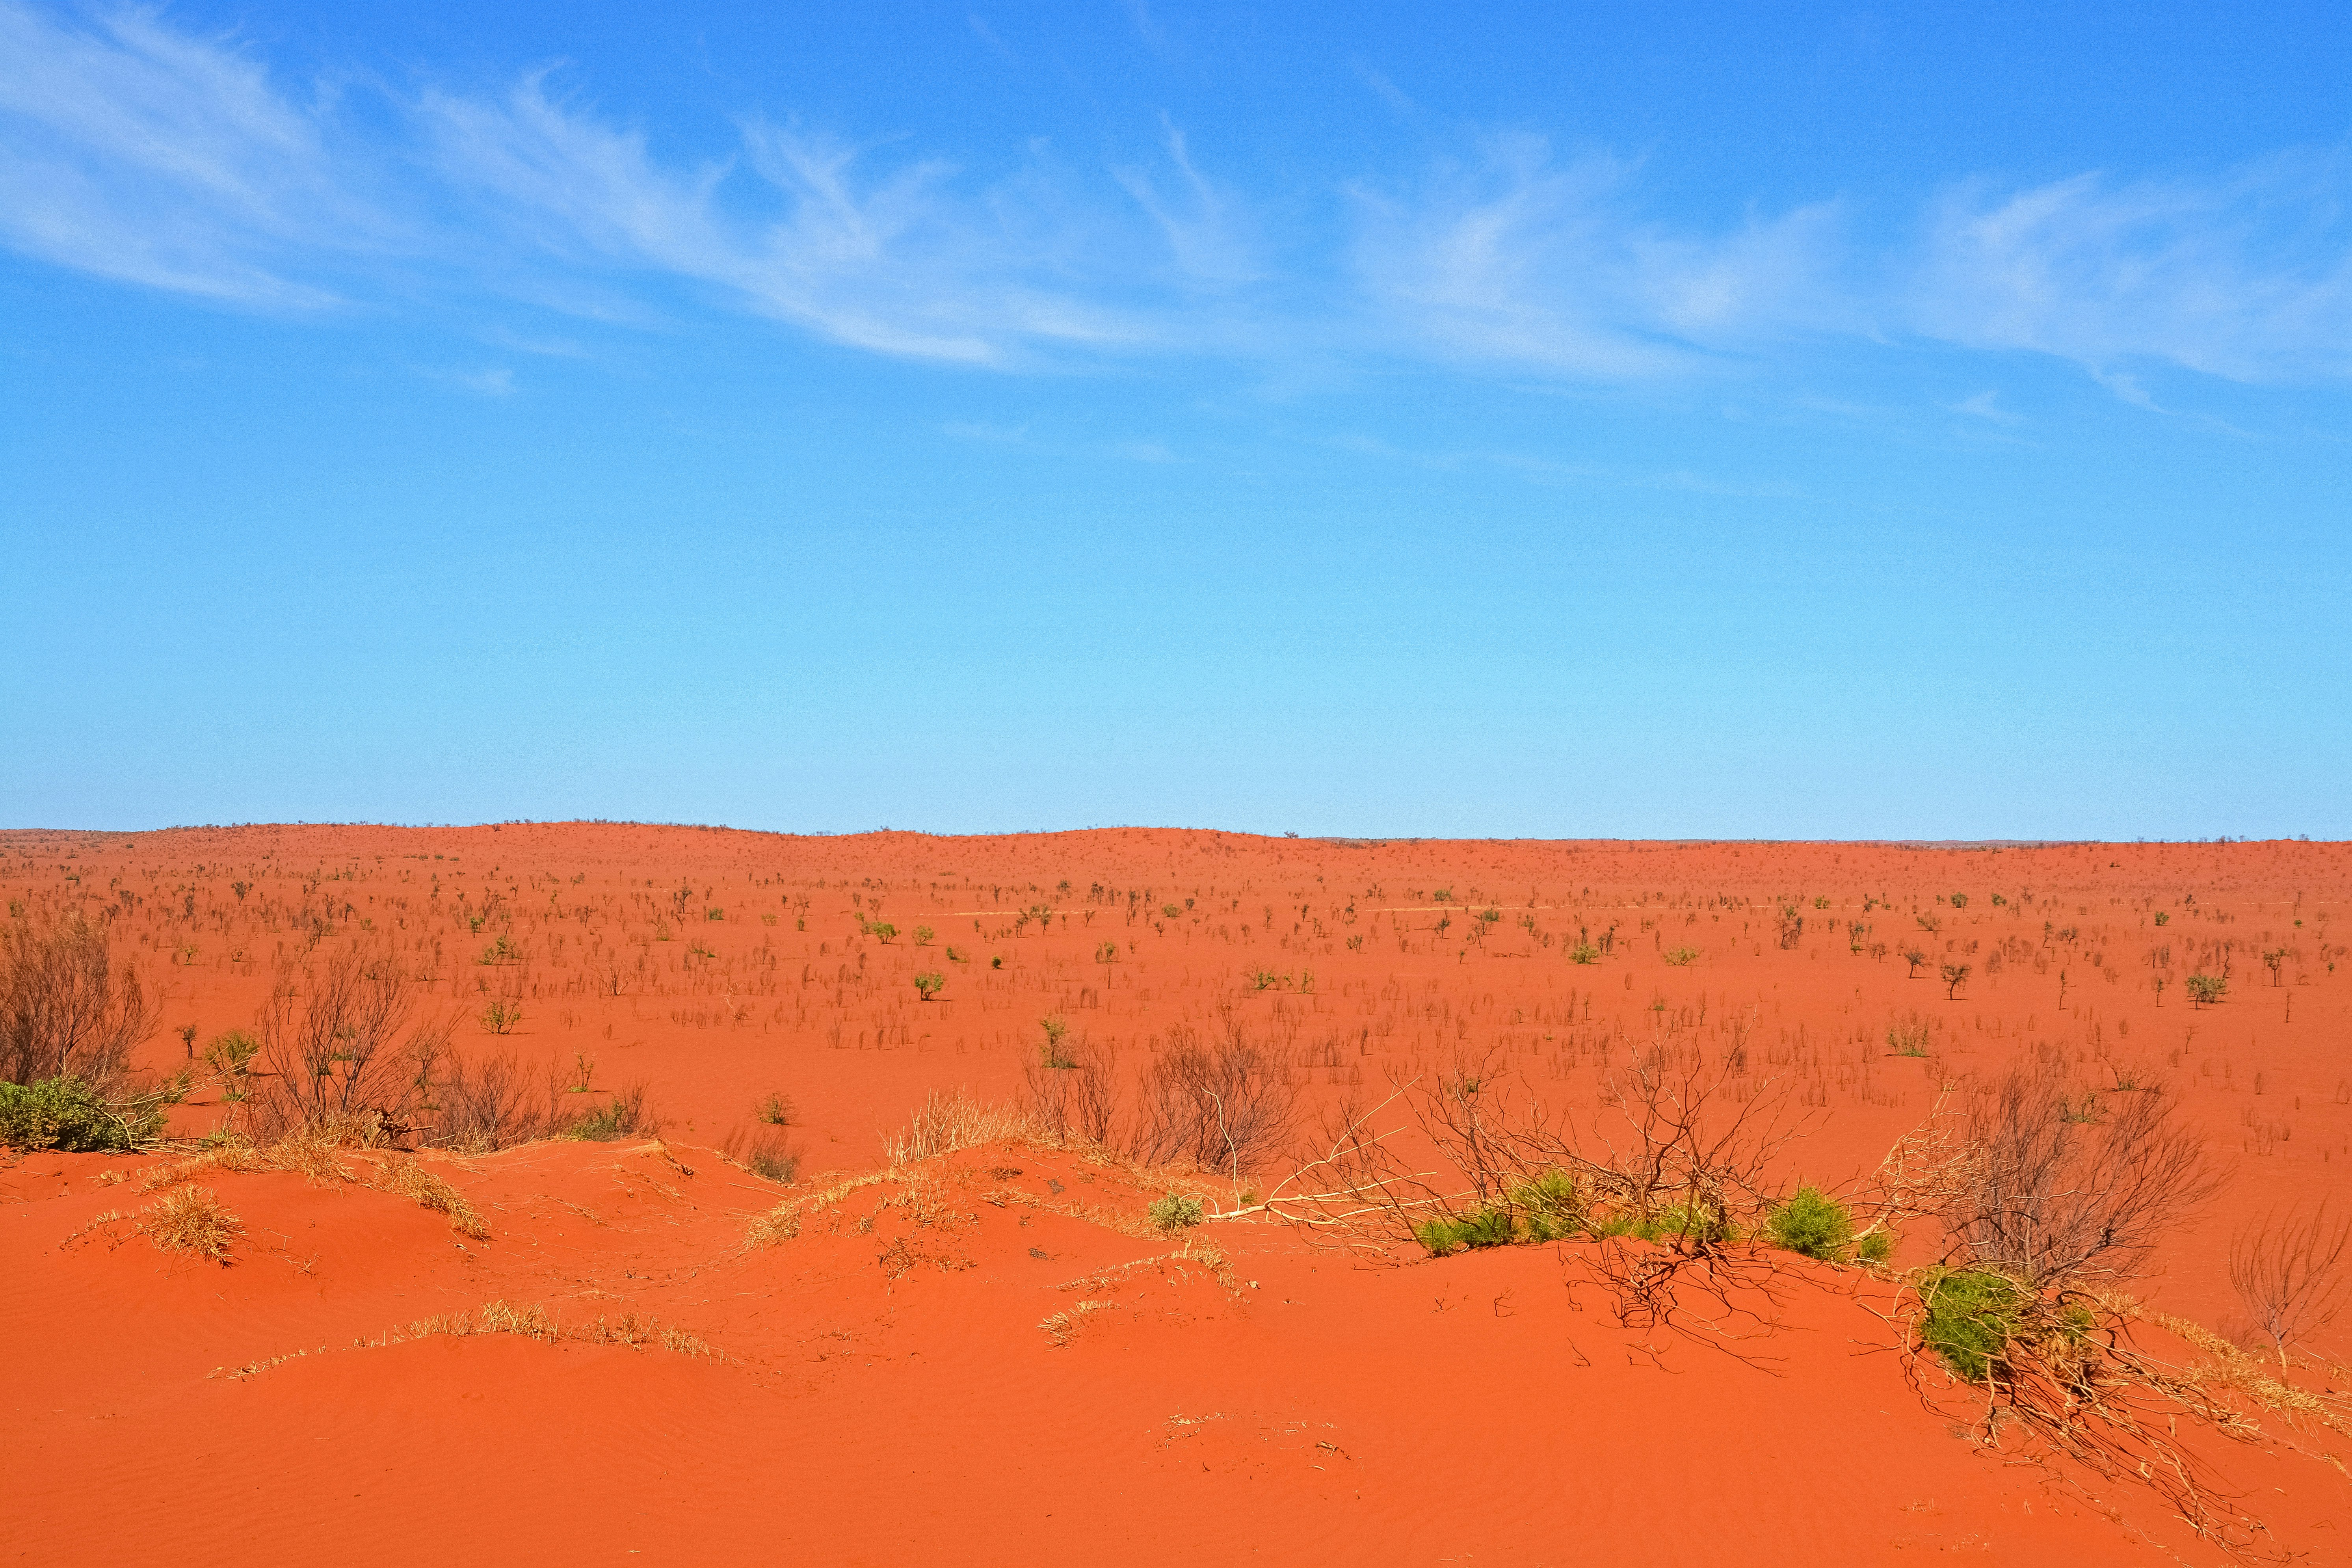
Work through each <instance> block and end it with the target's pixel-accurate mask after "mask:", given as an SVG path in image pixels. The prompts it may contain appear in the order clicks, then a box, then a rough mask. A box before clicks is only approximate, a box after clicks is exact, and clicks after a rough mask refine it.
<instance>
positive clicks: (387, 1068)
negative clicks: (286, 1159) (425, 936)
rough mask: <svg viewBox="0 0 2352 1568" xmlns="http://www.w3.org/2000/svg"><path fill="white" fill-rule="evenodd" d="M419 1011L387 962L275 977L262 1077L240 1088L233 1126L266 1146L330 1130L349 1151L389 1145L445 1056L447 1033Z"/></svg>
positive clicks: (330, 964) (345, 962)
mask: <svg viewBox="0 0 2352 1568" xmlns="http://www.w3.org/2000/svg"><path fill="white" fill-rule="evenodd" d="M414 1010H415V1004H414V998H413V997H412V996H411V994H410V993H409V989H408V978H407V976H406V975H405V974H404V973H403V972H402V970H401V968H400V966H399V964H398V963H395V962H394V960H393V959H391V958H390V957H389V956H386V955H383V954H381V953H375V952H368V951H366V950H364V949H362V948H349V949H345V950H343V951H341V952H337V953H334V954H333V955H332V956H331V957H330V958H329V959H328V960H327V962H326V963H325V965H324V966H323V967H320V966H318V965H315V964H314V965H312V966H310V967H309V968H307V969H303V970H299V971H298V970H296V969H295V968H294V967H293V966H291V965H289V966H287V967H286V968H284V969H282V970H280V971H279V972H278V978H277V981H276V983H275V984H272V985H271V987H270V992H269V998H268V1001H267V1002H265V1003H264V1004H263V1005H262V1008H261V1012H260V1016H259V1019H258V1023H259V1031H258V1032H259V1034H260V1037H261V1051H260V1056H261V1060H262V1062H263V1064H264V1068H265V1070H264V1071H263V1072H260V1073H256V1074H251V1075H248V1076H247V1077H246V1078H245V1079H244V1080H243V1082H242V1085H241V1087H242V1089H243V1091H244V1094H245V1099H244V1100H243V1101H242V1102H241V1103H240V1111H241V1114H240V1115H239V1117H238V1119H237V1120H238V1122H239V1124H240V1125H241V1126H242V1128H243V1129H244V1130H245V1131H247V1132H249V1133H251V1134H252V1135H253V1136H254V1137H256V1138H258V1139H263V1140H271V1139H276V1138H279V1137H282V1136H284V1135H285V1134H287V1133H288V1132H290V1131H294V1130H295V1129H297V1128H300V1127H306V1126H318V1125H331V1126H335V1127H338V1128H340V1129H341V1130H342V1131H343V1132H344V1134H345V1135H347V1136H349V1137H351V1138H352V1140H353V1141H357V1142H376V1141H379V1140H380V1139H386V1140H388V1139H394V1138H398V1137H401V1136H404V1135H405V1134H406V1133H407V1132H408V1131H410V1130H411V1128H410V1120H411V1116H412V1114H413V1112H414V1110H415V1107H416V1105H417V1103H418V1101H419V1100H420V1099H421V1098H422V1096H423V1093H424V1091H425V1089H426V1087H427V1086H428V1084H429V1082H430V1079H431V1074H432V1071H433V1068H434V1066H435V1064H436V1062H437V1061H438V1060H439V1059H440V1058H441V1057H442V1055H443V1053H444V1052H445V1051H446V1047H447V1044H448V1038H449V1024H448V1022H447V1021H446V1019H432V1018H427V1019H425V1020H423V1021H421V1022H418V1023H416V1024H415V1025H414V1026H411V1024H410V1019H411V1016H412V1014H413V1013H414Z"/></svg>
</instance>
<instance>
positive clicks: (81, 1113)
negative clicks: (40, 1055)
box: [0, 1078, 163, 1154]
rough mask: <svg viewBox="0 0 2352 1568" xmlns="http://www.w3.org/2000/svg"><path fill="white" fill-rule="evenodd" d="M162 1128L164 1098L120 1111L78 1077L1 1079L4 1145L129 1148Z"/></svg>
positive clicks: (70, 1150) (0, 1118)
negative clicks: (7, 1080) (15, 1081)
mask: <svg viewBox="0 0 2352 1568" xmlns="http://www.w3.org/2000/svg"><path fill="white" fill-rule="evenodd" d="M161 1131H163V1105H162V1104H160V1103H156V1104H145V1103H142V1104H140V1105H138V1106H135V1107H132V1108H130V1109H127V1110H118V1109H117V1108H116V1107H113V1106H110V1105H109V1104H108V1103H107V1102H106V1101H105V1100H102V1099H100V1097H99V1095H98V1092H97V1091H96V1090H94V1089H91V1088H90V1087H89V1085H88V1084H86V1083H84V1082H82V1081H81V1080H80V1079H75V1078H45V1079H38V1080H37V1081H36V1082H33V1083H29V1084H22V1083H0V1144H5V1145H6V1146H7V1147H9V1148H11V1149H25V1150H33V1149H62V1150H64V1151H66V1152H68V1153H75V1154H80V1153H89V1152H99V1151H104V1150H113V1149H128V1148H131V1146H133V1145H134V1144H137V1143H142V1142H147V1141H148V1140H151V1139H152V1138H153V1137H155V1135H156V1134H158V1133H160V1132H161Z"/></svg>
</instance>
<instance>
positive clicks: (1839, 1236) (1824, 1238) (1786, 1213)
mask: <svg viewBox="0 0 2352 1568" xmlns="http://www.w3.org/2000/svg"><path fill="white" fill-rule="evenodd" d="M1764 1228H1765V1231H1766V1232H1767V1233H1768V1234H1769V1236H1770V1237H1771V1238H1772V1245H1773V1246H1775V1247H1786V1248H1787V1249H1788V1250H1789V1251H1790V1252H1797V1253H1802V1254H1803V1255H1804V1256H1805V1257H1807V1258H1820V1259H1821V1260H1822V1262H1824V1263H1843V1262H1844V1261H1845V1257H1846V1253H1847V1251H1848V1249H1850V1248H1851V1247H1853V1210H1851V1209H1849V1208H1847V1207H1846V1206H1845V1205H1843V1204H1842V1203H1840V1202H1838V1201H1837V1200H1836V1199H1835V1198H1833V1197H1831V1196H1830V1195H1829V1194H1826V1193H1824V1192H1822V1190H1821V1189H1820V1188H1819V1187H1799V1188H1798V1189H1797V1190H1796V1192H1795V1193H1794V1194H1791V1195H1790V1198H1789V1201H1788V1202H1786V1203H1784V1204H1782V1205H1780V1207H1779V1208H1776V1209H1774V1210H1773V1211H1772V1214H1771V1216H1770V1217H1769V1218H1768V1219H1767V1220H1765V1222H1764Z"/></svg>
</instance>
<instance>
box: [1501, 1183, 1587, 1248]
mask: <svg viewBox="0 0 2352 1568" xmlns="http://www.w3.org/2000/svg"><path fill="white" fill-rule="evenodd" d="M1509 1196H1510V1200H1511V1206H1512V1207H1514V1208H1516V1209H1517V1210H1518V1211H1519V1223H1520V1225H1521V1226H1522V1227H1523V1228H1524V1229H1525V1231H1526V1233H1527V1239H1528V1240H1529V1241H1558V1240H1559V1238H1560V1237H1564V1236H1572V1235H1574V1234H1575V1233H1576V1232H1577V1231H1579V1230H1580V1229H1582V1228H1583V1226H1584V1204H1583V1201H1582V1199H1581V1197H1580V1194H1578V1192H1577V1190H1576V1178H1575V1177H1573V1176H1571V1175H1570V1174H1569V1173H1567V1172H1566V1171H1546V1172H1545V1173H1543V1174H1541V1175H1539V1176H1538V1177H1536V1178H1535V1179H1534V1180H1533V1181H1531V1182H1524V1183H1521V1184H1519V1185H1517V1186H1516V1187H1513V1188H1512V1189H1511V1190H1510V1194H1509Z"/></svg>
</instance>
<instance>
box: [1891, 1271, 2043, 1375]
mask: <svg viewBox="0 0 2352 1568" xmlns="http://www.w3.org/2000/svg"><path fill="white" fill-rule="evenodd" d="M1915 1284H1916V1288H1917V1289H1918V1291H1919V1304H1920V1309H1921V1310H1920V1313H1919V1324H1918V1328H1919V1342H1920V1343H1921V1344H1922V1345H1924V1346H1926V1347H1927V1349H1929V1350H1931V1351H1934V1352H1936V1354H1937V1356H1938V1357H1939V1358H1941V1360H1942V1361H1943V1363H1944V1364H1945V1365H1946V1366H1948V1367H1949V1368H1951V1369H1952V1372H1953V1373H1954V1374H1955V1375H1957V1376H1958V1377H1961V1378H1964V1379H1966V1380H1967V1381H1969V1382H1970V1383H1982V1382H1984V1381H1985V1380H1986V1379H1987V1378H1988V1377H1990V1376H1991V1375H1992V1373H1993V1372H1994V1371H1995V1370H1996V1369H1998V1368H2000V1366H2002V1365H2003V1364H2004V1363H2006V1361H2007V1359H2008V1355H2009V1342H2010V1341H2011V1340H2013V1339H2015V1338H2016V1337H2017V1329H2018V1324H2019V1322H2020V1321H2021V1320H2022V1319H2023V1317H2024V1315H2025V1310H2026V1308H2027V1307H2028V1306H2029V1305H2030V1304H2031V1302H2032V1298H2031V1297H2030V1296H2029V1295H2027V1293H2026V1289H2025V1287H2024V1286H2022V1285H2020V1284H2019V1283H2018V1282H2017V1281H2016V1280H2014V1279H2011V1278H2009V1276H2007V1275H2005V1274H1997V1273H1995V1272H1994V1271H1993V1270H1991V1269H1990V1268H1929V1269H1924V1270H1922V1271H1921V1272H1920V1274H1919V1276H1918V1278H1917V1279H1916V1281H1915Z"/></svg>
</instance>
